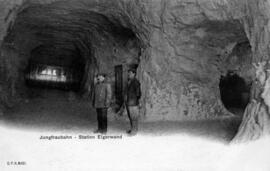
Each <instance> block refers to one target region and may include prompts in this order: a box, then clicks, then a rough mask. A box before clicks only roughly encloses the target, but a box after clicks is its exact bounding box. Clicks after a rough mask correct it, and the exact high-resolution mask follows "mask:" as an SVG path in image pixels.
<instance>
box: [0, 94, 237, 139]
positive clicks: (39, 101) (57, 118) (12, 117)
mask: <svg viewBox="0 0 270 171" xmlns="http://www.w3.org/2000/svg"><path fill="white" fill-rule="evenodd" d="M0 123H1V125H5V126H6V127H12V128H15V129H20V130H22V129H26V130H38V131H40V132H48V131H49V132H64V133H84V134H92V132H93V131H94V130H95V129H96V124H97V121H96V113H95V110H94V109H93V108H92V107H91V104H90V102H89V101H87V100H82V99H78V98H76V96H75V95H74V94H72V93H69V92H64V91H59V90H42V91H40V90H36V91H34V92H32V97H31V98H29V99H27V100H26V99H25V100H23V101H21V103H19V105H17V106H15V107H14V108H13V109H12V110H9V111H7V112H6V114H5V116H4V117H3V118H2V119H0ZM239 124H240V119H238V118H226V119H214V120H208V121H182V122H169V121H167V122H165V121H163V122H144V123H141V124H140V132H139V134H141V135H146V136H149V135H150V136H161V137H162V136H166V135H177V134H183V135H193V136H196V137H203V138H206V139H211V140H217V141H222V142H224V143H228V142H229V141H230V140H231V139H232V137H233V136H234V135H235V134H236V131H237V128H238V126H239ZM128 127H129V123H128V120H127V119H125V117H122V118H120V119H117V120H115V119H113V120H111V121H109V123H108V134H109V135H110V134H116V133H117V134H125V131H126V129H127V128H128Z"/></svg>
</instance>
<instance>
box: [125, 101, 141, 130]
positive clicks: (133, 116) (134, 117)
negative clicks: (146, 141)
mask: <svg viewBox="0 0 270 171" xmlns="http://www.w3.org/2000/svg"><path fill="white" fill-rule="evenodd" d="M127 114H128V118H129V121H130V126H131V131H135V132H137V131H138V125H139V116H140V114H139V107H138V106H127Z"/></svg>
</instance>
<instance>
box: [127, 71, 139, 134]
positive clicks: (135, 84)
mask: <svg viewBox="0 0 270 171" xmlns="http://www.w3.org/2000/svg"><path fill="white" fill-rule="evenodd" d="M140 98H141V85H140V82H139V81H138V80H137V78H136V70H135V69H130V70H129V71H128V83H127V86H126V91H125V106H126V109H127V114H128V117H129V121H130V130H128V131H127V133H128V134H129V135H136V134H137V132H138V120H139V116H140V113H139V105H140V102H139V101H140Z"/></svg>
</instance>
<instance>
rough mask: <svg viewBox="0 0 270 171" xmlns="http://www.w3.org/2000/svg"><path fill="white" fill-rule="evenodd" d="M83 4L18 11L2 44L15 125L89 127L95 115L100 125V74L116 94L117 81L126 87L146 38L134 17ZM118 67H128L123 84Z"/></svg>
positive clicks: (35, 6)
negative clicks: (95, 97)
mask: <svg viewBox="0 0 270 171" xmlns="http://www.w3.org/2000/svg"><path fill="white" fill-rule="evenodd" d="M81 5H82V4H81V3H80V2H75V1H74V2H73V1H72V2H67V3H66V2H61V1H59V2H55V3H50V4H43V5H40V4H32V5H29V6H28V7H27V8H25V9H24V10H22V11H21V12H20V13H18V16H17V18H16V21H15V23H14V26H13V27H12V29H10V31H9V33H8V35H7V36H6V37H5V40H4V42H3V45H2V50H3V51H4V52H5V54H4V55H5V56H4V57H5V60H6V64H5V66H4V69H5V70H6V71H7V72H9V73H10V74H7V75H5V76H6V77H9V78H8V80H10V83H6V85H7V87H10V85H12V86H11V87H12V92H13V93H12V94H13V95H12V96H13V97H7V99H12V100H13V99H14V101H15V100H16V103H14V104H16V105H15V106H12V105H11V106H12V107H13V109H12V110H8V111H7V115H6V116H7V120H9V119H10V122H11V123H17V122H21V123H25V124H26V125H32V126H33V125H35V126H45V127H46V126H50V125H53V126H56V127H59V126H60V127H61V125H62V126H63V124H61V123H65V124H64V125H69V126H68V127H72V126H78V125H80V126H82V125H83V124H85V126H87V125H86V124H89V117H90V118H91V119H90V121H91V122H93V124H94V125H95V120H96V113H95V111H94V109H93V108H92V107H91V102H90V101H91V94H92V93H93V92H92V91H93V82H94V76H95V74H97V73H98V72H102V73H106V74H107V78H106V81H107V82H109V83H110V84H111V85H112V90H114V91H113V96H115V85H116V84H118V85H119V84H122V85H124V84H125V80H126V78H127V74H126V72H127V70H128V69H129V67H132V66H134V65H138V64H139V55H140V49H141V48H140V46H141V45H140V41H139V39H138V38H137V35H136V34H135V32H134V31H133V30H132V29H133V28H132V25H130V23H129V22H128V20H127V21H126V20H123V19H122V18H120V17H119V18H117V17H115V16H111V15H113V14H103V12H104V11H103V10H102V9H100V11H95V10H93V9H95V4H91V3H90V4H88V5H89V6H85V5H83V6H81ZM92 8H93V9H92ZM125 22H126V23H125ZM10 59H12V60H10ZM116 66H121V67H122V70H121V72H119V73H118V76H121V78H122V79H121V82H117V83H116V79H115V76H116V71H115V67H116ZM117 81H119V80H117ZM56 88H57V89H56ZM59 89H60V90H59ZM122 91H123V90H122ZM113 99H115V98H114V97H113ZM7 101H8V100H7ZM113 103H115V102H113ZM10 104H13V103H12V102H10ZM74 113H77V114H78V115H75V114H74ZM19 116H20V117H19ZM38 118H39V119H38ZM40 118H43V119H40ZM85 118H87V119H85ZM18 120H19V121H18ZM66 123H69V124H66Z"/></svg>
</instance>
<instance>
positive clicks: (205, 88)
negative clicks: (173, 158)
mask: <svg viewBox="0 0 270 171" xmlns="http://www.w3.org/2000/svg"><path fill="white" fill-rule="evenodd" d="M81 1H82V2H84V3H82V4H81V5H83V6H86V7H87V9H88V10H89V11H95V12H97V13H101V14H103V15H105V16H106V17H108V18H109V19H110V21H113V23H115V24H118V25H121V26H123V27H126V28H129V29H131V30H132V31H133V32H134V33H135V34H136V37H137V38H138V40H139V44H140V48H141V56H140V65H139V72H138V76H139V79H140V80H141V82H142V89H143V99H142V101H143V106H144V108H143V112H144V114H145V117H146V120H183V119H199V118H201V119H203V118H213V117H215V116H223V115H226V114H228V112H227V111H226V110H225V109H224V107H223V105H222V103H221V101H220V95H219V89H218V83H219V78H220V75H221V74H223V73H224V72H226V68H225V69H224V67H223V66H224V65H225V64H226V59H224V58H226V57H228V55H226V54H225V52H226V50H227V49H228V48H230V45H231V44H235V43H240V42H246V41H250V44H251V46H252V52H253V56H256V55H257V54H259V55H268V53H269V50H268V48H269V46H268V42H269V39H268V37H269V35H268V33H269V31H268V29H269V27H268V22H267V21H268V18H269V14H268V10H267V8H266V7H268V5H269V4H268V3H269V2H268V1H264V2H261V1H260V2H257V1H252V0H239V1H237V0H216V1H214V0H145V1H144V0H137V1H133V0H117V1H105V0H103V1H94V0H93V1H91V0H88V1H87V0H81ZM14 2H16V3H17V2H19V1H15V0H14ZM32 2H35V3H36V4H40V3H42V4H51V3H52V2H58V1H51V0H50V1H49V0H47V1H32ZM60 2H61V1H59V3H60ZM67 2H70V4H69V5H67V7H66V8H73V5H72V2H73V1H72V0H70V1H67ZM65 5H66V3H65ZM76 8H78V7H77V6H76ZM260 14H262V15H260ZM4 15H7V13H5V14H4ZM0 25H1V26H3V23H2V22H1V23H0ZM5 28H6V27H5ZM3 34H5V33H3V32H2V36H4V35H3ZM104 42H105V44H104V46H106V41H104ZM96 45H97V44H96ZM93 46H95V45H93ZM99 47H101V46H99ZM97 54H98V56H100V57H101V56H104V55H103V54H102V51H101V52H100V53H97ZM255 58H256V59H259V57H255ZM106 59H109V57H108V58H106ZM102 61H103V60H101V65H103V64H104V66H106V62H104V63H103V64H102ZM224 61H225V64H224ZM104 68H106V67H104Z"/></svg>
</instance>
